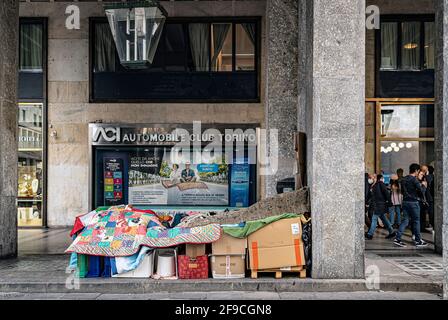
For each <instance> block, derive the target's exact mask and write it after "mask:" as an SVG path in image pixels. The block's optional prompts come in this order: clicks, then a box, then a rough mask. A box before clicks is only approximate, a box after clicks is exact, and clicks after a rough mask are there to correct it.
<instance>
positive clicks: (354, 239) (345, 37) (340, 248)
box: [299, 0, 366, 279]
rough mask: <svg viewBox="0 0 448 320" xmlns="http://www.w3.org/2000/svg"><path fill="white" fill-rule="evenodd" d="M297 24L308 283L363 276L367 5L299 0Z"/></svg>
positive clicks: (361, 1)
mask: <svg viewBox="0 0 448 320" xmlns="http://www.w3.org/2000/svg"><path fill="white" fill-rule="evenodd" d="M299 23H300V28H299V29H300V30H299V48H300V50H299V57H300V58H299V61H300V63H299V84H300V85H301V86H302V88H301V89H300V93H299V109H303V108H305V110H306V116H307V133H308V155H309V156H308V181H309V183H310V187H311V211H312V221H313V270H312V277H313V278H324V279H354V278H364V130H365V128H364V122H365V119H364V118H365V106H364V100H365V33H366V30H365V1H364V0H333V1H323V0H314V1H308V0H299ZM302 45H303V46H305V47H302ZM302 49H303V50H302Z"/></svg>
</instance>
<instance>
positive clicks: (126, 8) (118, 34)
mask: <svg viewBox="0 0 448 320" xmlns="http://www.w3.org/2000/svg"><path fill="white" fill-rule="evenodd" d="M104 10H105V12H106V16H107V20H108V21H109V26H110V30H111V32H112V36H113V38H114V42H115V46H116V48H117V51H118V56H119V58H120V63H121V64H122V65H123V66H124V67H126V68H130V69H142V68H147V67H148V66H149V65H150V64H151V63H152V62H153V59H154V55H155V53H156V50H157V46H158V44H159V40H160V36H161V35H162V30H163V26H164V24H165V20H166V17H167V16H168V14H167V12H166V11H165V9H164V8H163V7H162V6H161V5H160V3H159V2H158V1H157V0H141V1H130V2H120V3H110V4H105V5H104Z"/></svg>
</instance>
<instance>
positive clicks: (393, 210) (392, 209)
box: [389, 205, 401, 225]
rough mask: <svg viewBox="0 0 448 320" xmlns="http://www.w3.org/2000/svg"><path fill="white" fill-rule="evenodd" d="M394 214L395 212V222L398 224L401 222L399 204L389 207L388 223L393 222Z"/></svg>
mask: <svg viewBox="0 0 448 320" xmlns="http://www.w3.org/2000/svg"><path fill="white" fill-rule="evenodd" d="M395 214H397V224H400V222H401V206H400V205H397V206H392V207H389V218H390V224H392V225H394V224H395Z"/></svg>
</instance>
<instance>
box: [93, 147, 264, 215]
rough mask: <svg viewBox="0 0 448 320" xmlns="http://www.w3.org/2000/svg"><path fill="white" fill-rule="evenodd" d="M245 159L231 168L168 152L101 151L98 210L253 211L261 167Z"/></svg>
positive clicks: (220, 161)
mask: <svg viewBox="0 0 448 320" xmlns="http://www.w3.org/2000/svg"><path fill="white" fill-rule="evenodd" d="M188 154H189V153H188ZM242 154H243V153H242ZM245 154H246V156H244V157H243V159H239V160H238V161H237V160H236V159H235V160H233V163H231V164H230V163H229V161H228V159H226V157H225V156H222V155H219V156H212V157H211V158H207V159H202V161H201V163H199V164H195V163H194V162H193V161H192V162H191V163H190V161H191V160H190V158H188V159H187V158H183V156H181V157H180V158H179V157H178V155H177V154H173V149H172V147H169V146H158V147H135V148H128V147H121V148H118V149H117V148H114V149H112V148H97V149H96V151H95V160H94V161H95V163H96V170H95V204H94V206H95V207H98V206H103V205H106V206H109V205H118V204H128V203H129V204H132V205H137V206H149V207H151V206H179V207H183V206H195V207H196V206H211V207H248V206H249V205H251V204H253V203H254V202H255V177H256V175H255V170H256V165H255V164H249V161H248V156H249V153H248V152H247V151H246V152H245ZM176 157H177V158H176Z"/></svg>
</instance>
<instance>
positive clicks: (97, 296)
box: [0, 291, 441, 301]
mask: <svg viewBox="0 0 448 320" xmlns="http://www.w3.org/2000/svg"><path fill="white" fill-rule="evenodd" d="M0 300H387V301H389V300H441V296H440V294H431V293H426V292H384V291H369V292H362V291H361V292H280V293H278V292H247V291H233V292H216V291H215V292H180V293H169V292H160V293H146V294H135V293H134V294H111V293H104V294H101V293H17V292H8V293H0Z"/></svg>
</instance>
